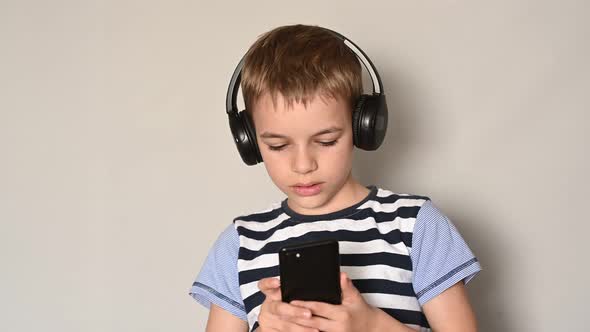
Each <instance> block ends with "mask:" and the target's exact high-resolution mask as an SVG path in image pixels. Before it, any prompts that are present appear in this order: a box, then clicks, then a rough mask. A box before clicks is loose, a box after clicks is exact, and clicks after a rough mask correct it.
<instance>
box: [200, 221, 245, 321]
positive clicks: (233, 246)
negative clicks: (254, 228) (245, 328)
mask: <svg viewBox="0 0 590 332" xmlns="http://www.w3.org/2000/svg"><path fill="white" fill-rule="evenodd" d="M239 249H240V242H239V237H238V232H237V231H236V229H235V227H234V225H233V224H231V225H229V226H228V227H227V228H226V229H225V230H224V231H223V232H222V233H221V234H220V235H219V237H218V238H217V241H216V242H215V244H214V245H213V247H212V248H211V250H210V251H209V254H208V255H207V258H206V260H205V263H204V264H203V267H202V268H201V272H199V275H198V276H197V279H196V280H195V282H193V285H192V287H191V288H190V291H189V295H191V296H192V297H193V298H194V299H195V300H197V302H199V303H201V304H202V305H203V306H205V307H206V308H207V309H210V308H211V303H213V304H215V305H217V306H219V307H221V308H223V309H225V310H226V311H228V312H230V313H231V314H233V315H234V316H236V317H238V318H240V319H242V320H246V319H247V316H246V310H245V308H244V301H243V300H242V295H241V294H240V284H239V281H238V251H239Z"/></svg>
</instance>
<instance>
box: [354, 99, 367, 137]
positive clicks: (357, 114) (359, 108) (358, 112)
mask: <svg viewBox="0 0 590 332" xmlns="http://www.w3.org/2000/svg"><path fill="white" fill-rule="evenodd" d="M366 99H367V95H365V94H363V95H361V96H360V97H359V99H358V100H357V102H356V105H355V107H354V110H353V111H352V141H353V143H354V146H356V147H358V148H361V147H360V146H359V142H360V136H361V132H360V131H361V125H360V118H361V116H362V112H363V108H364V105H365V100H366Z"/></svg>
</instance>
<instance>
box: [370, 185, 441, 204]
mask: <svg viewBox="0 0 590 332" xmlns="http://www.w3.org/2000/svg"><path fill="white" fill-rule="evenodd" d="M376 189H377V192H376V195H375V196H376V197H375V200H377V201H379V202H382V201H383V199H384V198H386V199H388V200H385V201H392V200H398V199H404V200H407V199H414V200H425V201H428V200H430V197H428V196H424V195H418V194H412V193H402V192H395V191H391V190H388V189H385V188H382V187H377V188H376Z"/></svg>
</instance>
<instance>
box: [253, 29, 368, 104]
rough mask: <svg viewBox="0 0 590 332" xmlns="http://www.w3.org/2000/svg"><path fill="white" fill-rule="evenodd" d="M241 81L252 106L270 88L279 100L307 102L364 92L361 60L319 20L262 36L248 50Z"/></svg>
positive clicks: (350, 98) (351, 101) (352, 96)
mask: <svg viewBox="0 0 590 332" xmlns="http://www.w3.org/2000/svg"><path fill="white" fill-rule="evenodd" d="M241 87H242V93H243V97H244V104H245V106H246V109H247V110H249V111H250V112H252V111H253V106H254V105H255V103H256V102H257V100H258V99H259V98H260V97H261V96H262V95H263V94H266V93H268V94H269V95H270V97H271V98H272V101H273V104H274V105H275V106H276V100H277V95H278V94H280V95H281V96H282V97H283V99H284V101H285V103H286V106H291V105H292V104H293V102H297V103H303V104H304V105H305V106H307V104H308V103H309V102H310V101H311V100H312V99H313V98H315V97H316V96H320V97H329V98H344V99H345V100H347V101H348V102H349V104H350V106H351V109H352V105H354V103H355V102H356V100H357V98H358V97H359V96H360V95H361V94H362V92H363V87H362V76H361V65H360V62H359V60H358V58H357V57H356V55H355V54H354V52H353V51H352V50H351V49H350V48H348V46H346V45H345V44H344V42H343V41H342V39H340V38H338V37H336V36H335V35H334V34H333V33H331V32H330V31H328V30H326V29H323V28H321V27H318V26H309V25H301V24H298V25H289V26H282V27H278V28H275V29H273V30H271V31H268V32H266V33H265V34H263V35H262V36H260V37H259V38H258V39H257V40H256V42H254V44H253V45H252V46H251V47H250V49H249V50H248V52H247V53H246V55H245V59H244V67H243V68H242V78H241Z"/></svg>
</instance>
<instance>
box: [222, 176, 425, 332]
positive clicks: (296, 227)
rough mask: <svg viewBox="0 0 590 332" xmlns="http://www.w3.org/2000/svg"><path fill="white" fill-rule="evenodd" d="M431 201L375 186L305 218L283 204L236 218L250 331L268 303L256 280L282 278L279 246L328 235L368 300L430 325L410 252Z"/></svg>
mask: <svg viewBox="0 0 590 332" xmlns="http://www.w3.org/2000/svg"><path fill="white" fill-rule="evenodd" d="M427 200H428V198H426V197H421V196H411V195H396V194H394V193H392V192H390V191H386V190H382V189H378V188H375V187H373V188H371V193H370V194H369V195H368V196H367V198H365V199H364V200H363V201H361V202H359V203H358V204H356V205H355V206H352V207H350V208H347V209H344V210H341V211H338V212H336V213H331V214H327V215H320V216H302V215H299V214H297V213H295V212H294V211H292V210H291V209H289V207H288V205H287V204H286V202H283V204H282V205H281V206H280V207H277V208H276V210H272V211H267V212H265V213H261V214H254V215H249V216H246V217H239V218H236V219H235V220H234V226H235V227H236V230H237V232H238V234H239V240H240V251H239V256H238V279H239V282H240V293H241V294H242V298H243V299H244V306H245V309H246V312H247V317H248V323H249V325H250V326H251V328H252V330H254V329H255V328H256V327H257V325H258V324H257V320H258V314H259V313H260V306H261V304H262V302H263V301H264V294H262V292H260V290H259V289H258V287H257V282H258V280H260V279H262V278H268V277H279V269H278V255H277V252H278V251H279V248H281V247H283V246H285V245H288V244H293V243H299V242H306V241H313V240H322V239H328V238H333V239H337V240H338V242H339V247H340V258H341V271H343V272H346V273H347V274H348V275H349V276H350V278H351V279H352V280H353V283H354V284H355V285H356V286H357V288H358V289H359V291H360V292H361V294H362V295H363V297H364V298H365V300H366V301H367V303H369V304H370V305H372V306H374V307H378V308H381V309H383V310H385V311H386V312H387V313H389V314H390V315H392V316H394V318H396V319H397V320H399V321H401V322H402V323H404V324H407V325H409V326H412V327H418V328H424V329H427V328H429V326H428V322H427V320H426V317H425V316H424V314H423V313H422V310H421V307H420V303H419V302H418V299H417V297H416V294H415V293H414V289H413V285H412V278H413V272H412V261H411V259H410V250H409V248H411V245H412V232H413V229H414V224H415V221H416V216H417V214H418V211H419V210H420V207H421V206H422V204H423V203H424V202H426V201H427Z"/></svg>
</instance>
